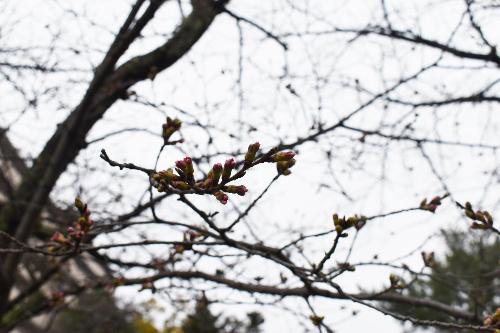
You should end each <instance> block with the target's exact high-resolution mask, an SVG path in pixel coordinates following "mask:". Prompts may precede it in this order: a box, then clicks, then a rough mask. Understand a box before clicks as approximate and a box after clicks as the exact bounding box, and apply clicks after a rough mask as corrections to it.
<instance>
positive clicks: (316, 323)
mask: <svg viewBox="0 0 500 333" xmlns="http://www.w3.org/2000/svg"><path fill="white" fill-rule="evenodd" d="M309 319H310V320H311V322H312V323H313V325H314V326H321V325H322V324H323V320H324V319H325V317H324V316H318V315H310V316H309Z"/></svg>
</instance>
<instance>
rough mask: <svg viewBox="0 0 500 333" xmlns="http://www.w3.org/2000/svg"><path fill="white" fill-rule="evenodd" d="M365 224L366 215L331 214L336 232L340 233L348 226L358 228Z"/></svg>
mask: <svg viewBox="0 0 500 333" xmlns="http://www.w3.org/2000/svg"><path fill="white" fill-rule="evenodd" d="M365 224H366V217H365V216H363V215H361V216H359V215H357V214H355V215H353V216H351V217H345V216H344V217H342V218H340V217H339V216H338V214H336V213H335V214H333V225H334V226H335V230H336V231H337V233H339V234H341V233H342V232H343V231H344V230H346V229H349V228H350V227H354V228H356V230H359V229H361V228H363V227H364V225H365Z"/></svg>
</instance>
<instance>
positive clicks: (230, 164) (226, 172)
mask: <svg viewBox="0 0 500 333" xmlns="http://www.w3.org/2000/svg"><path fill="white" fill-rule="evenodd" d="M235 166H236V162H235V161H234V159H233V158H230V159H228V160H226V162H224V169H223V170H222V181H223V182H226V181H227V180H228V179H229V178H231V172H232V171H233V169H234V167H235Z"/></svg>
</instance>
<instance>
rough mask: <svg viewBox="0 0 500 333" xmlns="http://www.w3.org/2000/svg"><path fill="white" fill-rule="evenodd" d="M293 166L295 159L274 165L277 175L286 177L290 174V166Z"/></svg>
mask: <svg viewBox="0 0 500 333" xmlns="http://www.w3.org/2000/svg"><path fill="white" fill-rule="evenodd" d="M294 165H295V159H293V158H292V159H290V160H285V161H279V162H277V163H276V170H278V173H279V174H280V175H284V176H288V175H289V174H291V171H290V170H289V169H290V168H291V167H292V166H294Z"/></svg>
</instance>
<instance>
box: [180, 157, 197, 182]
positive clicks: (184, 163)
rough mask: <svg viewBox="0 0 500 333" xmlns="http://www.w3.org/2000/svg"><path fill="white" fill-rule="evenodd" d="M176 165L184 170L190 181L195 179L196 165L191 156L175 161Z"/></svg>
mask: <svg viewBox="0 0 500 333" xmlns="http://www.w3.org/2000/svg"><path fill="white" fill-rule="evenodd" d="M175 165H176V166H177V167H178V168H179V169H181V170H182V172H183V173H184V175H185V176H186V178H187V179H188V180H189V181H192V180H194V167H193V160H192V159H191V157H189V156H186V157H184V158H183V159H182V160H179V161H177V162H175Z"/></svg>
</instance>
